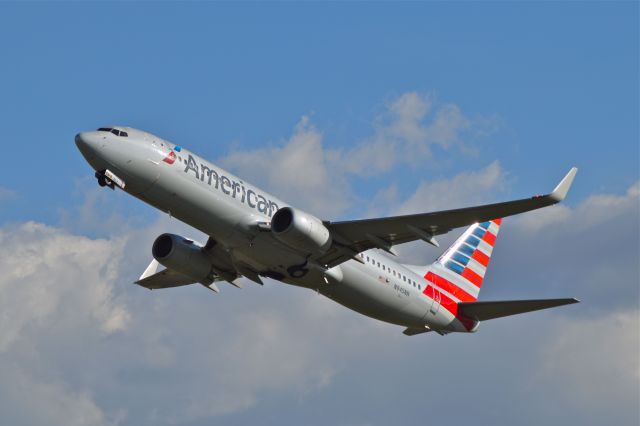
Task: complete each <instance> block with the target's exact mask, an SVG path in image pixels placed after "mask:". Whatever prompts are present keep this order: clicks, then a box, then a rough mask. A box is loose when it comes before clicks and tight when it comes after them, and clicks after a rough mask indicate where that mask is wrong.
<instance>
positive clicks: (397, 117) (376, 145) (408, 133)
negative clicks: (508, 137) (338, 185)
mask: <svg viewBox="0 0 640 426" xmlns="http://www.w3.org/2000/svg"><path fill="white" fill-rule="evenodd" d="M495 121H496V120H495V119H493V118H486V117H485V118H478V119H471V118H469V117H467V116H465V115H464V114H463V113H462V111H461V110H460V108H459V107H458V106H457V105H455V104H452V103H445V104H437V103H436V101H435V97H434V96H433V95H429V94H427V95H421V94H418V93H416V92H407V93H404V94H402V95H400V96H399V97H397V98H395V99H394V100H392V101H391V102H390V103H389V105H388V106H387V110H386V111H385V113H383V114H382V115H380V116H379V117H377V118H376V120H375V131H374V133H373V135H372V136H371V137H370V138H367V139H365V140H363V141H360V142H358V143H356V145H355V146H354V147H353V148H350V149H343V150H339V151H336V152H335V153H333V154H332V156H333V157H334V158H336V159H337V160H339V167H340V168H342V169H344V170H345V171H346V172H347V173H350V174H354V175H357V176H365V177H366V176H374V175H377V174H379V173H385V172H389V171H390V170H392V169H393V168H394V167H396V166H398V165H410V166H414V167H415V166H418V165H422V166H424V164H425V160H429V159H431V158H432V157H433V148H435V147H438V148H441V149H452V148H454V147H456V148H458V149H459V150H460V151H461V152H463V153H471V152H474V149H473V148H472V147H471V145H470V144H468V143H465V142H464V141H463V139H464V138H463V136H466V135H472V136H474V135H480V134H482V135H484V136H486V135H487V134H489V133H491V131H492V130H491V128H490V127H491V125H492V123H494V122H495Z"/></svg>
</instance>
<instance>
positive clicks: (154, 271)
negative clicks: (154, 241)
mask: <svg viewBox="0 0 640 426" xmlns="http://www.w3.org/2000/svg"><path fill="white" fill-rule="evenodd" d="M159 266H160V264H159V263H158V261H157V260H155V259H153V260H152V261H151V263H150V264H149V266H147V269H145V271H144V273H143V274H142V276H141V277H140V278H139V279H138V281H136V282H135V283H136V284H138V285H141V286H142V287H146V288H148V289H149V290H154V289H158V288H170V287H180V286H183V285H188V284H193V283H194V282H195V281H194V280H193V278H190V277H188V276H186V275H183V274H181V273H180V272H177V271H174V270H173V269H163V270H161V271H160V272H158V267H159Z"/></svg>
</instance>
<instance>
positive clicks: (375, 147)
mask: <svg viewBox="0 0 640 426" xmlns="http://www.w3.org/2000/svg"><path fill="white" fill-rule="evenodd" d="M493 121H494V120H492V119H487V118H483V119H476V120H472V119H470V118H468V117H466V116H465V115H464V114H463V113H462V112H461V111H460V108H459V107H457V106H456V105H454V104H442V105H438V104H436V102H435V99H434V97H433V96H432V95H420V94H418V93H415V92H408V93H404V94H402V95H400V96H399V97H397V98H395V99H393V100H392V101H391V102H390V103H389V105H387V108H386V111H385V112H384V113H383V114H381V115H380V116H378V117H377V118H376V119H375V120H374V124H373V126H374V131H373V134H372V136H371V137H369V138H366V139H364V140H361V141H359V142H356V143H355V144H354V146H353V147H351V148H346V149H343V148H338V149H327V148H325V147H324V146H323V135H322V133H321V132H320V131H318V129H317V128H316V127H315V126H313V125H312V124H311V121H310V119H309V117H306V116H305V117H302V119H301V120H300V121H299V122H298V123H297V124H296V126H295V128H294V131H293V135H292V136H291V137H290V138H289V139H287V140H285V141H283V142H282V143H280V144H278V145H277V146H274V147H269V148H263V149H258V150H252V151H242V150H236V151H234V152H232V153H231V154H229V155H228V156H227V157H225V158H224V159H222V163H223V164H224V165H225V166H227V167H229V168H231V169H232V170H234V171H235V172H237V173H238V174H239V175H241V176H243V177H245V178H246V179H247V180H249V181H251V182H255V183H256V184H257V185H258V186H263V187H265V189H267V190H270V191H273V192H275V193H276V194H278V195H279V196H280V197H281V198H282V199H284V200H285V201H287V202H290V203H294V204H296V205H299V206H301V207H302V208H304V209H306V210H308V211H310V212H311V213H314V214H316V215H319V216H320V217H322V218H323V219H333V218H335V217H336V216H337V215H339V214H341V213H343V212H344V211H345V210H346V209H348V208H349V207H351V206H352V205H353V202H354V200H355V199H356V198H355V197H354V194H353V192H352V189H351V183H350V181H349V177H350V176H352V175H355V176H360V177H365V178H368V177H373V176H378V175H380V174H382V173H388V172H390V171H392V170H393V169H394V168H396V167H398V166H402V165H410V166H418V165H421V164H424V160H426V159H429V158H432V156H433V152H432V149H433V148H434V147H439V148H441V149H452V148H454V147H457V148H458V149H459V150H461V152H465V153H468V152H472V151H473V148H472V146H471V145H470V144H468V143H464V142H463V135H467V134H470V133H472V134H480V133H483V132H484V133H488V132H490V131H489V130H487V129H488V128H489V125H488V123H491V122H493Z"/></svg>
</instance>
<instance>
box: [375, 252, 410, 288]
mask: <svg viewBox="0 0 640 426" xmlns="http://www.w3.org/2000/svg"><path fill="white" fill-rule="evenodd" d="M365 258H366V259H367V262H368V263H371V264H372V265H374V266H377V267H378V268H381V269H382V270H383V271H385V272H388V273H389V274H393V276H394V277H396V278H398V279H400V278H402V281H404V282H406V283H408V284H410V285H413V286H414V287H415V288H417V289H418V290H422V285H420V284H418V283H417V282H415V281H414V280H412V279H411V278H407V276H406V275H403V274H401V273H400V272H397V271H396V270H393V269H391V268H390V267H388V266H386V265H385V264H384V263H383V264H380V262H379V261H377V260H374V259H373V258H372V257H369V256H365Z"/></svg>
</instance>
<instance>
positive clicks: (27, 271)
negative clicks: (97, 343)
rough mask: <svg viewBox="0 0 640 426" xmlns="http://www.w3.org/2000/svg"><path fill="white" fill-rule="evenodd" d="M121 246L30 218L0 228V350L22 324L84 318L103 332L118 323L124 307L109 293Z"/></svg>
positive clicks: (125, 316)
mask: <svg viewBox="0 0 640 426" xmlns="http://www.w3.org/2000/svg"><path fill="white" fill-rule="evenodd" d="M122 247H123V244H122V242H121V241H113V242H112V241H106V240H90V239H88V238H85V237H80V236H75V235H70V234H66V233H64V232H61V231H60V230H58V229H55V228H51V227H47V226H45V225H42V224H37V223H34V222H27V223H24V224H22V225H19V226H18V227H17V228H13V229H2V230H0V269H1V270H2V271H3V273H2V274H1V275H0V312H2V321H0V351H3V350H6V349H7V348H8V347H9V346H10V345H11V344H12V342H13V341H14V340H15V339H17V338H18V337H19V336H20V335H21V333H22V331H23V329H24V328H25V327H40V328H43V329H48V328H50V327H52V326H55V325H60V324H61V323H66V324H70V325H77V324H78V323H79V321H82V322H85V321H86V322H88V323H90V324H95V325H96V326H97V327H98V328H99V329H100V330H101V331H102V332H104V333H107V334H109V333H113V332H115V331H118V330H122V329H124V328H125V327H126V324H127V321H128V319H129V313H128V312H127V311H126V309H125V308H124V306H123V305H122V304H120V303H117V302H116V301H115V300H114V296H113V283H114V281H115V280H116V279H117V262H118V260H119V258H120V256H121V255H122V253H121V249H122ZM87 283H90V284H87ZM69 305H73V306H74V309H73V311H69V310H68V309H67V307H68V306H69Z"/></svg>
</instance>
